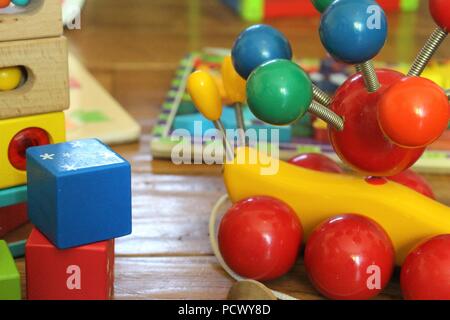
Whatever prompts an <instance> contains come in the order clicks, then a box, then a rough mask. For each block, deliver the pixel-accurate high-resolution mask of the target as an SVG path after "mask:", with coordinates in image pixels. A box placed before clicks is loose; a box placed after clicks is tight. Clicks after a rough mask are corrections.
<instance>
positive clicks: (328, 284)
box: [305, 214, 395, 300]
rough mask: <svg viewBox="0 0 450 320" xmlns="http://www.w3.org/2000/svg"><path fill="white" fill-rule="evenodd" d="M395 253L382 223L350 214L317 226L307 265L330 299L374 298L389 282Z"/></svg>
mask: <svg viewBox="0 0 450 320" xmlns="http://www.w3.org/2000/svg"><path fill="white" fill-rule="evenodd" d="M394 256H395V255H394V248H393V246H392V242H391V240H390V238H389V236H388V235H387V234H386V232H385V231H384V230H383V228H382V227H381V226H379V225H378V224H377V223H376V222H375V221H373V220H371V219H368V218H365V217H363V216H360V215H355V214H348V215H342V216H337V217H333V218H330V219H328V220H327V221H325V222H323V223H322V224H320V225H319V226H318V227H316V229H315V230H314V231H313V233H312V234H311V236H310V237H309V240H308V242H307V243H306V248H305V267H306V272H307V273H308V276H309V278H310V279H311V282H312V283H313V285H314V286H315V287H316V289H317V290H318V291H320V292H321V293H322V294H323V295H324V296H326V297H328V298H330V299H339V300H355V299H358V300H360V299H370V298H373V297H374V296H376V295H377V294H378V293H380V291H381V290H382V289H383V288H384V287H385V286H386V285H387V283H388V282H389V279H390V278H391V275H392V271H393V270H394ZM374 284H375V285H374Z"/></svg>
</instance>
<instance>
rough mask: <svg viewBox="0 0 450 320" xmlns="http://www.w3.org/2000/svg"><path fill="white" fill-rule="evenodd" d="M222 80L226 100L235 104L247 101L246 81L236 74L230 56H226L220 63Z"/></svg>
mask: <svg viewBox="0 0 450 320" xmlns="http://www.w3.org/2000/svg"><path fill="white" fill-rule="evenodd" d="M221 71H222V79H223V85H224V87H225V91H226V93H227V95H228V98H229V99H230V100H231V101H232V102H234V103H236V102H238V103H245V101H246V100H247V92H246V83H247V82H246V81H245V80H244V79H242V78H241V76H240V75H239V74H238V73H237V72H236V70H235V69H234V66H233V61H232V60H231V56H226V57H225V58H224V60H223V62H222V68H221Z"/></svg>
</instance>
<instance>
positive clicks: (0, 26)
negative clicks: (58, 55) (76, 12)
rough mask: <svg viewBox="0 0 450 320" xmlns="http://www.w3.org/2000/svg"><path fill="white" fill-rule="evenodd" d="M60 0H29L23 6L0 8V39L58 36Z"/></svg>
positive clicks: (59, 29)
mask: <svg viewBox="0 0 450 320" xmlns="http://www.w3.org/2000/svg"><path fill="white" fill-rule="evenodd" d="M61 11H62V9H61V0H31V1H30V3H29V4H28V5H27V6H25V7H15V8H11V7H9V8H3V9H0V41H13V40H27V39H38V38H49V37H56V36H60V35H62V33H63V23H62V13H61Z"/></svg>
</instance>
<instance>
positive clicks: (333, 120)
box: [308, 101, 344, 131]
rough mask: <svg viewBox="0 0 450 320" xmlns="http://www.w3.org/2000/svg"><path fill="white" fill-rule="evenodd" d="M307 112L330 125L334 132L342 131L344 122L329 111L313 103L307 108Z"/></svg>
mask: <svg viewBox="0 0 450 320" xmlns="http://www.w3.org/2000/svg"><path fill="white" fill-rule="evenodd" d="M308 111H309V112H311V113H312V114H314V115H315V116H317V117H319V118H320V119H322V120H323V121H325V122H326V123H328V124H329V125H332V126H333V127H334V128H335V129H336V130H338V131H342V130H344V120H343V119H342V118H341V117H340V116H338V115H337V114H336V113H334V112H333V111H331V110H330V109H328V108H326V107H324V106H323V105H321V104H318V103H317V102H315V101H313V102H312V103H311V105H310V106H309V108H308Z"/></svg>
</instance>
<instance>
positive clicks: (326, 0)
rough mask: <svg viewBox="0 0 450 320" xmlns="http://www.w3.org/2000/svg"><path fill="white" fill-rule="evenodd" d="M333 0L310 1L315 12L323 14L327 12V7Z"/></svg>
mask: <svg viewBox="0 0 450 320" xmlns="http://www.w3.org/2000/svg"><path fill="white" fill-rule="evenodd" d="M333 1H335V0H311V2H312V4H313V5H314V7H316V9H317V11H320V13H323V12H324V11H325V10H327V8H328V6H329V5H330V4H331V3H332V2H333Z"/></svg>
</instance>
